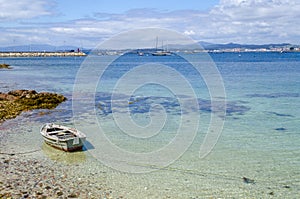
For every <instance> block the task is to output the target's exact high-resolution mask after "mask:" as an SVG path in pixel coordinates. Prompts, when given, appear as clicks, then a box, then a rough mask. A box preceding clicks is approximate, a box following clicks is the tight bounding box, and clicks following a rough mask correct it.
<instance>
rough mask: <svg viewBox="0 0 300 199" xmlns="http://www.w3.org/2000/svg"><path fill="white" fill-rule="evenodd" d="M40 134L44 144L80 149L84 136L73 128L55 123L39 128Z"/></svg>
mask: <svg viewBox="0 0 300 199" xmlns="http://www.w3.org/2000/svg"><path fill="white" fill-rule="evenodd" d="M41 134H42V136H43V138H44V141H45V143H46V144H48V145H50V146H52V147H54V148H57V149H60V150H63V151H70V152H71V151H77V150H82V147H83V145H84V142H85V140H86V136H85V135H84V134H83V133H82V132H80V131H78V130H77V129H74V128H69V127H65V126H61V125H56V124H52V123H51V124H45V125H44V126H43V127H42V128H41Z"/></svg>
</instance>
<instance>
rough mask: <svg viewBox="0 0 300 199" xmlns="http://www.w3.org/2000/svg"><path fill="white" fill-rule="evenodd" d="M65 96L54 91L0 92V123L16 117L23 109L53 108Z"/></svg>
mask: <svg viewBox="0 0 300 199" xmlns="http://www.w3.org/2000/svg"><path fill="white" fill-rule="evenodd" d="M65 100H67V98H66V97H64V96H63V95H60V94H56V93H48V92H41V93H37V92H36V91H35V90H14V91H10V92H8V93H1V92H0V123H1V122H3V121H5V120H7V119H12V118H15V117H17V116H18V115H19V114H21V113H22V112H23V111H29V110H33V109H53V108H55V107H56V106H58V105H59V104H60V103H61V102H63V101H65Z"/></svg>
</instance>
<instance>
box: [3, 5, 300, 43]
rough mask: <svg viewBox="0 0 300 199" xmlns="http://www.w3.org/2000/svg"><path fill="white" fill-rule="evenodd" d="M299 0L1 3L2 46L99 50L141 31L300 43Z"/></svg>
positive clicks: (211, 38) (220, 39)
mask: <svg viewBox="0 0 300 199" xmlns="http://www.w3.org/2000/svg"><path fill="white" fill-rule="evenodd" d="M299 10H300V1H299V0H185V1H178V0H177V1H176V0H150V1H148V0H147V1H142V0H139V1H138V0H127V1H125V0H123V1H121V0H108V1H106V0H9V1H8V0H0V23H1V26H0V46H13V45H23V44H45V43H46V44H51V45H56V46H60V45H64V44H66V45H77V46H79V45H80V46H84V47H94V46H95V45H96V44H98V43H99V42H101V41H103V40H106V39H109V38H111V37H112V36H114V35H116V34H118V33H121V32H124V31H130V30H134V29H140V28H148V27H151V28H167V29H171V30H174V31H177V32H179V33H182V34H183V35H186V36H188V37H191V38H192V39H194V40H196V41H206V42H212V43H229V42H235V43H247V44H250V43H251V44H260V43H283V42H288V43H293V44H300V12H299Z"/></svg>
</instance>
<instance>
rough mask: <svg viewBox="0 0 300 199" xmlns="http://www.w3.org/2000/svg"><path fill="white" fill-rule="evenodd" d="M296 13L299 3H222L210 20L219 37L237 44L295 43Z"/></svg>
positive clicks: (278, 0) (298, 23)
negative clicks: (230, 39) (217, 30)
mask: <svg viewBox="0 0 300 199" xmlns="http://www.w3.org/2000/svg"><path fill="white" fill-rule="evenodd" d="M299 10H300V2H299V1H298V0H247V1H246V0H221V2H220V4H219V5H218V6H216V7H215V8H214V9H212V10H211V11H210V16H211V17H212V18H213V21H212V25H213V26H214V27H219V28H220V29H219V33H218V34H219V35H221V34H222V33H223V35H224V37H231V38H234V39H235V40H236V41H237V42H243V41H244V42H245V43H249V42H251V43H261V42H264V43H265V42H297V41H299V37H300V34H299V31H300V20H299V18H300V12H299ZM224 29H225V30H224Z"/></svg>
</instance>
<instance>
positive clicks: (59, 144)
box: [43, 136, 86, 152]
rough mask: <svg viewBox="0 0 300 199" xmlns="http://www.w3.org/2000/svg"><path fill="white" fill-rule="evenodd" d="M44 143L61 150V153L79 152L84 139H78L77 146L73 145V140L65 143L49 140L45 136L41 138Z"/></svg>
mask: <svg viewBox="0 0 300 199" xmlns="http://www.w3.org/2000/svg"><path fill="white" fill-rule="evenodd" d="M43 138H44V141H45V143H46V144H48V145H50V146H52V147H54V148H57V149H60V150H63V151H68V152H72V151H80V150H82V148H83V144H84V142H85V139H86V138H79V143H78V144H74V140H66V141H60V140H53V139H50V138H48V137H46V136H43Z"/></svg>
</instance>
